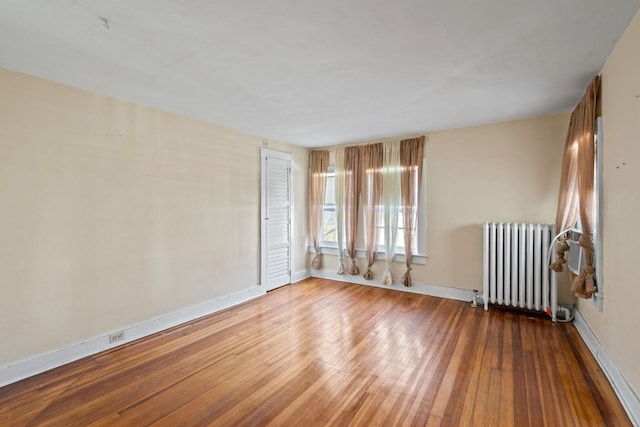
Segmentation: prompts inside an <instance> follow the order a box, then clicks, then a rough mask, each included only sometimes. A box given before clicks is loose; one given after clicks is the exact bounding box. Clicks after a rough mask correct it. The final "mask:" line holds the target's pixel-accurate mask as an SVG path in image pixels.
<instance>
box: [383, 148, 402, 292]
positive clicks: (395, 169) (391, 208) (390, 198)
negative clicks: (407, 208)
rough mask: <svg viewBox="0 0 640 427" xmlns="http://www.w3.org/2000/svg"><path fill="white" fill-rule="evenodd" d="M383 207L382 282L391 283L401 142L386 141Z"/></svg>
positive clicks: (398, 211) (398, 199)
mask: <svg viewBox="0 0 640 427" xmlns="http://www.w3.org/2000/svg"><path fill="white" fill-rule="evenodd" d="M382 207H383V212H384V214H383V215H384V231H383V232H384V257H385V269H384V273H383V274H382V284H383V285H391V284H392V283H393V279H392V278H391V263H392V262H393V256H394V255H395V251H396V240H397V237H398V220H399V216H400V143H399V142H397V141H396V142H385V143H384V159H383V164H382Z"/></svg>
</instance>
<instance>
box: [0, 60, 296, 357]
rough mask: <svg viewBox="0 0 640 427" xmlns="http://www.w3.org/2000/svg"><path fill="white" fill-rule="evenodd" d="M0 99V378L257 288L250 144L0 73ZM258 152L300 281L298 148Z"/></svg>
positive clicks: (256, 178)
mask: <svg viewBox="0 0 640 427" xmlns="http://www.w3.org/2000/svg"><path fill="white" fill-rule="evenodd" d="M0 93H1V94H2V96H0V218H1V220H0V336H4V337H7V338H6V339H5V340H4V342H3V345H2V346H0V366H2V365H5V364H8V363H11V362H15V361H18V360H21V359H24V358H28V357H30V356H34V355H37V354H40V353H44V352H48V351H52V350H55V349H56V348H60V347H63V346H66V345H70V344H74V343H77V342H80V341H82V340H85V339H88V338H92V337H94V336H98V335H101V334H105V333H108V332H110V331H113V330H116V329H119V328H122V327H125V326H131V325H133V324H136V323H138V322H141V321H144V320H147V319H150V318H153V317H156V316H160V315H163V314H166V313H170V312H172V311H175V310H178V309H181V308H184V307H188V306H191V305H194V304H197V303H200V302H203V301H206V300H210V299H212V298H216V297H219V296H222V295H226V294H229V293H232V292H235V291H239V290H241V289H246V288H249V287H251V286H254V285H257V284H259V282H260V258H259V257H260V237H259V236H260V233H259V231H260V230H259V227H260V213H259V210H260V193H259V191H260V157H259V153H260V150H259V147H260V146H261V141H262V140H261V139H260V138H258V137H254V136H250V135H246V134H242V133H239V132H235V131H231V130H228V129H224V128H221V127H218V126H214V125H211V124H208V123H204V122H200V121H195V120H191V119H187V118H184V117H179V116H176V115H172V114H168V113H164V112H161V111H158V110H154V109H151V108H147V107H143V106H140V105H135V104H131V103H128V102H124V101H120V100H117V99H113V98H110V97H106V96H102V95H97V94H93V93H89V92H85V91H81V90H78V89H74V88H70V87H67V86H63V85H59V84H55V83H52V82H48V81H44V80H40V79H36V78H33V77H29V76H25V75H21V74H17V73H13V72H9V71H6V70H0ZM269 148H272V149H276V150H282V151H287V152H291V153H293V154H294V162H295V165H294V180H295V183H294V185H295V189H294V211H295V215H296V221H295V228H294V235H295V241H294V254H295V259H294V263H295V265H294V270H295V271H299V270H304V269H305V268H306V257H305V256H304V255H303V254H304V253H305V248H306V245H307V240H306V239H307V237H306V236H307V226H306V221H305V220H304V219H305V218H306V215H307V214H306V211H307V202H306V188H307V150H306V149H303V148H298V147H292V146H287V145H285V144H279V143H277V142H271V143H270V146H269ZM298 255H299V256H298Z"/></svg>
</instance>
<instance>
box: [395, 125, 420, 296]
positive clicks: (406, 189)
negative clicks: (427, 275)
mask: <svg viewBox="0 0 640 427" xmlns="http://www.w3.org/2000/svg"><path fill="white" fill-rule="evenodd" d="M423 153H424V136H420V137H418V138H410V139H405V140H402V141H400V167H401V169H400V187H401V193H402V210H401V212H402V217H403V227H404V256H405V259H406V264H407V270H406V271H405V273H404V275H403V276H402V284H403V285H404V286H407V287H410V286H411V262H412V260H413V253H412V246H413V239H414V235H415V231H416V219H417V213H418V195H419V194H420V184H421V181H422V158H423Z"/></svg>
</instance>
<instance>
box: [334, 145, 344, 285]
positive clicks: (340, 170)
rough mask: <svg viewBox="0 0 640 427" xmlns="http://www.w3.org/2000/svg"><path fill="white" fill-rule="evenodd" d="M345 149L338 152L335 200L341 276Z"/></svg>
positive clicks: (342, 269) (342, 266)
mask: <svg viewBox="0 0 640 427" xmlns="http://www.w3.org/2000/svg"><path fill="white" fill-rule="evenodd" d="M344 161H345V155H344V148H342V147H340V148H338V149H337V150H336V178H335V183H336V185H335V187H336V191H335V199H336V240H337V243H338V270H337V273H338V274H339V275H342V274H344V210H345V209H344V201H345V196H344V183H345V171H344Z"/></svg>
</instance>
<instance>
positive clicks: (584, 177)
mask: <svg viewBox="0 0 640 427" xmlns="http://www.w3.org/2000/svg"><path fill="white" fill-rule="evenodd" d="M599 91H600V77H599V76H596V77H595V78H594V79H593V80H592V81H591V84H589V87H588V88H587V91H586V93H585V95H584V97H583V98H582V101H581V102H580V104H579V105H578V107H579V111H581V116H582V120H581V122H582V132H580V133H579V134H578V136H577V143H578V193H579V196H578V199H579V201H580V203H579V204H580V223H581V225H582V235H581V236H580V239H579V240H578V245H580V246H581V247H582V253H583V254H584V263H583V265H582V270H581V271H580V274H579V275H578V276H577V277H576V278H575V279H574V281H573V284H572V285H571V290H572V291H573V292H574V293H575V294H576V296H578V297H580V298H591V297H592V296H593V293H594V292H595V290H596V288H595V282H594V280H593V273H595V268H594V265H593V264H594V262H593V261H594V257H593V253H594V247H593V231H594V230H595V226H596V224H595V220H596V210H595V209H596V192H595V160H596V145H595V144H596V141H595V125H596V112H597V103H598V93H599Z"/></svg>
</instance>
